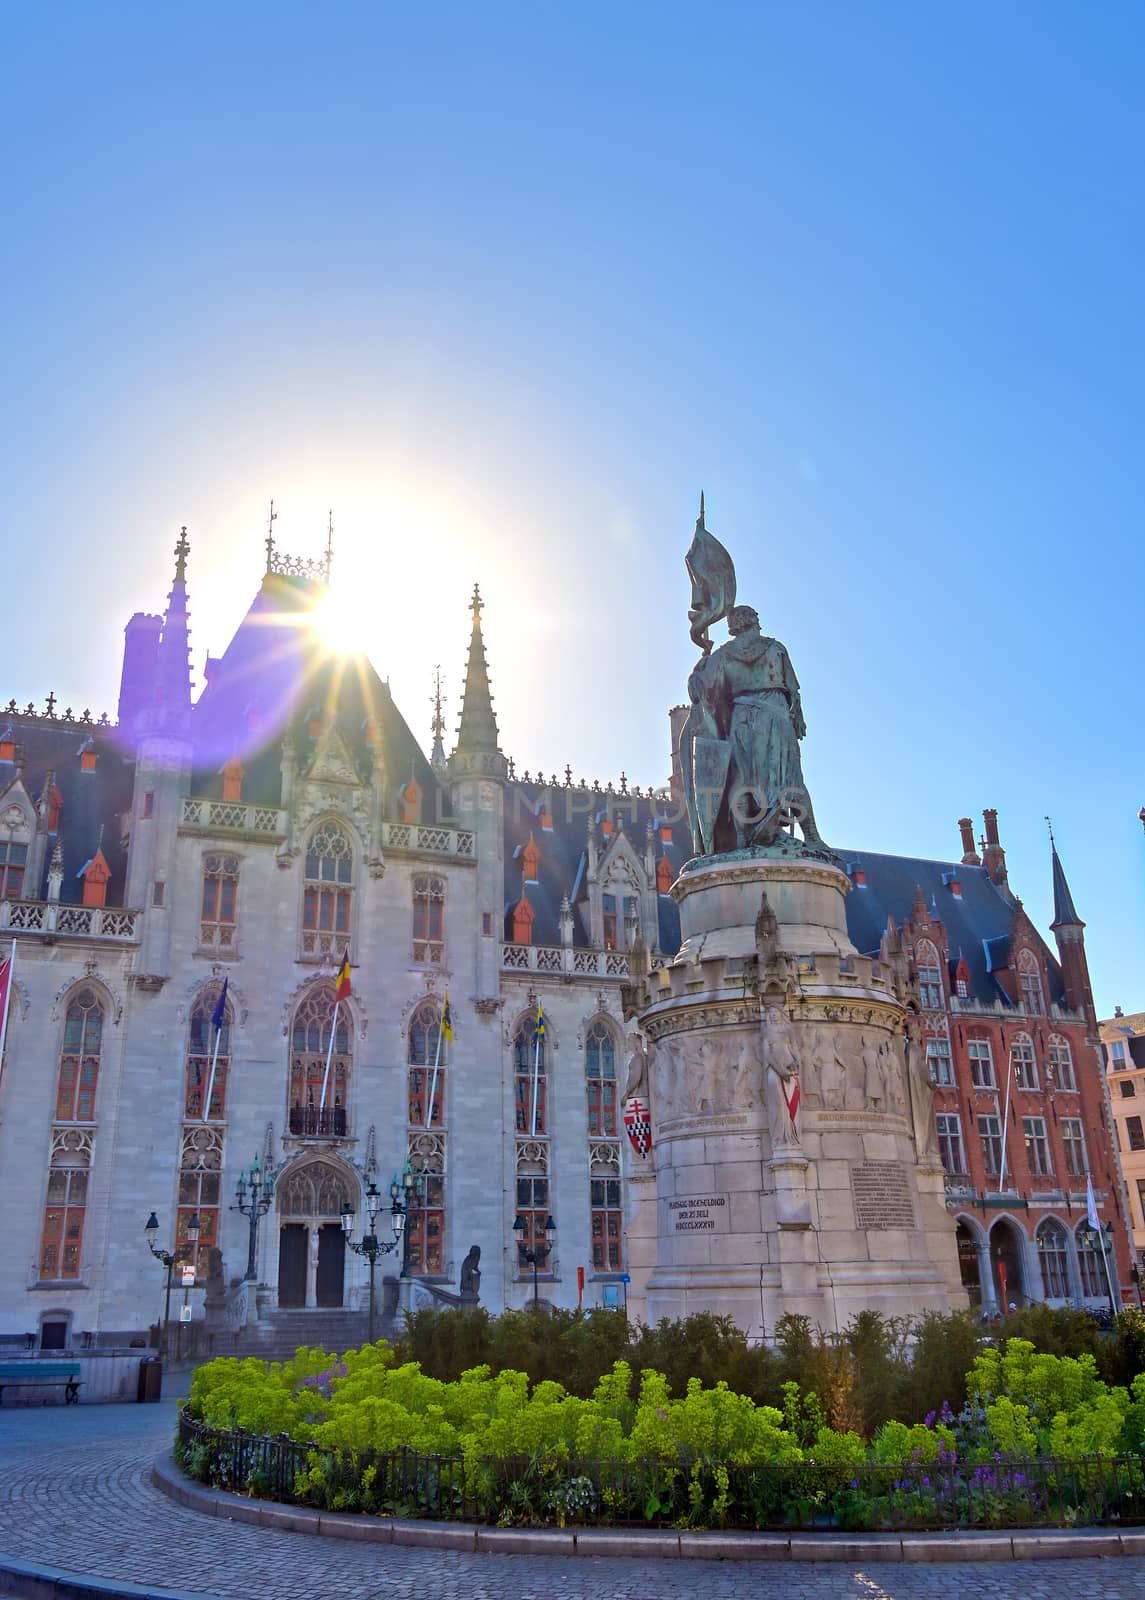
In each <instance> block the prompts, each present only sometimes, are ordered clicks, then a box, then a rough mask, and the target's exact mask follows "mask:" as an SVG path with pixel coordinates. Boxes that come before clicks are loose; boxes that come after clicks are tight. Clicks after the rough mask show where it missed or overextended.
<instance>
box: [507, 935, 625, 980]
mask: <svg viewBox="0 0 1145 1600" xmlns="http://www.w3.org/2000/svg"><path fill="white" fill-rule="evenodd" d="M501 966H502V968H503V969H504V970H505V971H506V972H541V973H545V972H550V973H553V974H556V975H557V976H560V975H561V974H566V975H568V976H570V977H574V978H622V979H624V980H625V981H627V979H628V978H629V977H630V976H631V966H632V963H631V960H630V958H629V954H628V951H627V950H576V949H573V947H572V946H569V947H568V948H567V949H566V948H565V947H564V946H563V945H549V944H503V945H502V946H501Z"/></svg>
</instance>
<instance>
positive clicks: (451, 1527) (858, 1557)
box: [0, 1452, 1145, 1600]
mask: <svg viewBox="0 0 1145 1600" xmlns="http://www.w3.org/2000/svg"><path fill="white" fill-rule="evenodd" d="M151 1482H152V1483H153V1484H154V1485H155V1487H156V1488H157V1489H159V1490H160V1491H161V1492H162V1493H163V1494H165V1495H167V1497H168V1498H169V1499H171V1500H174V1501H175V1502H176V1504H178V1505H181V1506H185V1507H187V1509H188V1510H191V1511H198V1512H201V1513H202V1514H203V1515H204V1516H208V1517H226V1518H227V1519H228V1520H229V1521H231V1522H250V1523H254V1524H255V1525H256V1526H258V1527H261V1528H281V1529H283V1530H284V1531H289V1532H291V1533H309V1534H315V1535H318V1536H322V1535H325V1536H326V1537H327V1538H335V1539H354V1540H358V1541H360V1542H362V1543H365V1544H404V1545H420V1546H422V1547H424V1548H428V1549H433V1550H483V1551H487V1552H488V1553H489V1554H491V1555H492V1554H500V1555H530V1556H572V1555H577V1556H641V1557H643V1558H644V1559H645V1560H647V1559H649V1558H650V1557H669V1558H682V1559H684V1560H692V1561H848V1562H851V1563H856V1562H866V1561H915V1562H917V1561H943V1562H945V1561H1044V1560H1052V1559H1060V1558H1063V1557H1077V1556H1143V1555H1145V1529H1141V1530H1138V1531H1136V1532H1133V1533H1110V1532H1108V1531H1107V1530H1106V1529H1103V1528H1095V1529H1094V1531H1093V1532H1092V1533H1079V1532H1077V1531H1076V1530H1075V1529H1062V1530H1061V1531H1060V1532H1058V1531H1056V1530H1054V1529H1049V1530H1046V1531H1044V1532H1041V1533H1033V1532H1031V1533H1022V1532H1018V1533H1012V1534H1011V1533H908V1534H886V1533H870V1534H863V1533H858V1534H834V1535H832V1534H812V1533H794V1534H790V1535H788V1534H777V1533H687V1532H673V1531H672V1530H671V1529H668V1528H663V1529H644V1528H577V1529H573V1528H487V1527H482V1526H477V1525H475V1524H473V1523H468V1522H428V1521H403V1520H402V1519H401V1518H398V1517H384V1518H376V1517H365V1516H355V1515H352V1514H351V1515H345V1514H334V1513H331V1512H328V1511H314V1510H311V1509H310V1508H309V1507H306V1506H283V1505H277V1504H275V1503H273V1502H272V1501H268V1500H248V1499H246V1498H245V1496H243V1495H237V1494H229V1493H228V1492H227V1491H226V1490H225V1489H208V1488H205V1487H204V1486H203V1485H202V1484H201V1483H195V1482H193V1481H192V1479H190V1478H187V1477H185V1476H184V1475H183V1473H182V1472H180V1470H179V1468H178V1467H177V1466H176V1465H175V1458H174V1456H173V1455H172V1454H171V1453H170V1452H166V1453H164V1454H163V1455H161V1456H160V1457H159V1458H158V1460H157V1461H156V1462H155V1464H154V1466H153V1467H152V1468H151ZM0 1559H2V1558H0ZM4 1592H5V1591H4V1590H3V1588H2V1587H0V1594H2V1593H4ZM99 1592H100V1593H103V1592H105V1591H102V1590H101V1591H99ZM108 1592H114V1593H118V1592H119V1591H118V1590H116V1591H108ZM131 1592H132V1593H133V1594H143V1593H148V1594H156V1595H157V1594H158V1593H159V1591H158V1590H147V1591H144V1590H132V1591H131ZM124 1593H127V1590H124ZM34 1600H39V1596H38V1595H37V1596H35V1597H34Z"/></svg>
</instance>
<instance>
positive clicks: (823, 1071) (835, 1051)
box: [817, 1028, 854, 1111]
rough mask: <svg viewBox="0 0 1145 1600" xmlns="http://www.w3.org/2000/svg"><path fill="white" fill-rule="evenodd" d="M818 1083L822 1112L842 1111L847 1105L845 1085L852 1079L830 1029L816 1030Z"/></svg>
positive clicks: (849, 1068)
mask: <svg viewBox="0 0 1145 1600" xmlns="http://www.w3.org/2000/svg"><path fill="white" fill-rule="evenodd" d="M817 1038H818V1050H819V1060H820V1068H819V1072H820V1082H821V1084H822V1094H823V1109H824V1111H843V1110H845V1109H846V1105H847V1084H848V1082H849V1081H850V1080H851V1079H852V1078H853V1077H854V1068H853V1067H849V1066H848V1064H847V1060H846V1058H845V1056H844V1055H843V1053H842V1051H843V1046H842V1043H841V1041H840V1039H839V1037H838V1035H837V1034H836V1033H835V1032H834V1030H833V1029H831V1028H820V1029H819V1030H818V1035H817Z"/></svg>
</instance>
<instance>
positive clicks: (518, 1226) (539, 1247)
mask: <svg viewBox="0 0 1145 1600" xmlns="http://www.w3.org/2000/svg"><path fill="white" fill-rule="evenodd" d="M528 1231H529V1230H528V1225H527V1223H526V1222H525V1219H524V1217H522V1216H520V1215H518V1217H517V1220H516V1222H514V1224H513V1232H514V1233H515V1234H516V1235H517V1249H518V1251H519V1252H520V1256H521V1260H522V1261H524V1262H525V1263H526V1265H528V1266H530V1267H532V1269H533V1310H534V1311H536V1309H537V1307H538V1305H539V1304H540V1302H539V1300H538V1299H537V1267H538V1266H539V1265H540V1266H543V1265H544V1263H545V1260H546V1258H547V1257H548V1254H549V1252H550V1251H551V1249H552V1248H553V1241H554V1239H555V1238H556V1236H557V1225H556V1223H555V1222H554V1221H553V1219H552V1217H546V1218H545V1238H544V1242H543V1243H542V1242H541V1241H540V1240H538V1241H537V1243H536V1244H534V1245H531V1246H530V1245H527V1244H526V1243H525V1235H526V1234H527V1233H528Z"/></svg>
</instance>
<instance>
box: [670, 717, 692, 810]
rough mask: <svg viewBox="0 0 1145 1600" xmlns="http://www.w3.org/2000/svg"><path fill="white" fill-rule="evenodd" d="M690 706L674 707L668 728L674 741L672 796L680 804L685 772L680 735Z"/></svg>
mask: <svg viewBox="0 0 1145 1600" xmlns="http://www.w3.org/2000/svg"><path fill="white" fill-rule="evenodd" d="M689 709H690V708H689V707H688V706H673V707H672V709H671V710H670V711H669V713H668V726H669V728H670V730H671V733H670V738H671V740H672V795H673V797H674V798H675V800H676V801H677V803H679V802H680V801H682V800H683V796H684V771H683V768H682V767H681V766H680V735H681V734H682V733H683V731H684V724H685V722H687V720H688V712H689Z"/></svg>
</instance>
